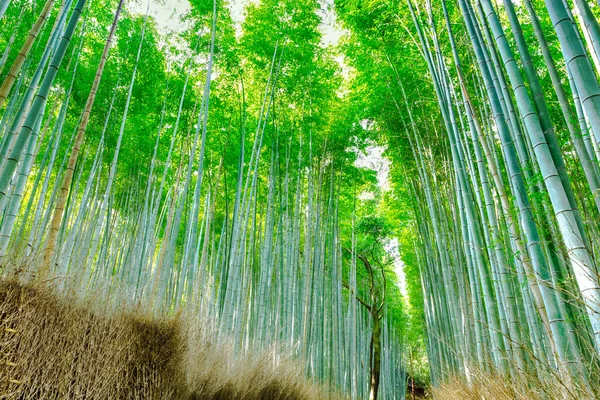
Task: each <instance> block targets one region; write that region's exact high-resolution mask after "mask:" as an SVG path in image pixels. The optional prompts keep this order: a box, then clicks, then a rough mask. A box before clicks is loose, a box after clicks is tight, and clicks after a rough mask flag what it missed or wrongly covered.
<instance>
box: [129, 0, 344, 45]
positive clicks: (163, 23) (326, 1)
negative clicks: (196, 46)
mask: <svg viewBox="0 0 600 400" xmlns="http://www.w3.org/2000/svg"><path fill="white" fill-rule="evenodd" d="M258 1H259V0H229V1H228V5H229V11H230V12H231V18H232V19H233V21H234V23H235V24H236V29H237V31H238V34H239V33H240V32H241V24H242V22H243V21H244V18H245V15H244V10H245V8H246V6H247V5H248V4H249V3H251V2H254V3H257V2H258ZM333 1H334V0H319V3H321V10H320V12H319V13H318V14H319V16H320V17H321V21H322V22H321V26H320V29H321V33H322V34H323V39H322V44H323V45H325V46H327V45H335V44H337V43H338V41H339V39H340V37H341V36H342V34H343V30H342V29H340V28H339V27H338V26H337V20H336V16H335V13H334V11H333ZM147 6H148V2H147V1H145V0H134V2H132V3H131V5H130V9H131V11H132V12H134V13H139V14H145V12H146V7H147ZM189 10H190V3H189V1H188V0H150V3H149V13H150V15H151V16H152V17H154V19H155V20H156V23H157V25H158V29H159V30H161V31H162V32H163V33H168V32H181V31H183V30H185V29H186V27H187V26H186V25H185V24H183V23H182V22H181V20H180V19H181V16H182V15H184V14H185V13H187V12H188V11H189Z"/></svg>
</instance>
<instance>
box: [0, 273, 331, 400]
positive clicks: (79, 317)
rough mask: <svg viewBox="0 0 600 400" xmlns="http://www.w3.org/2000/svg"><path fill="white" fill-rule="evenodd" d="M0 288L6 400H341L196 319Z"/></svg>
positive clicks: (291, 365) (9, 283)
mask: <svg viewBox="0 0 600 400" xmlns="http://www.w3.org/2000/svg"><path fill="white" fill-rule="evenodd" d="M97 308H98V307H94V305H93V304H87V305H86V304H81V303H80V302H75V301H73V300H69V299H66V298H64V297H63V296H59V295H57V294H56V293H55V292H53V291H52V290H50V289H48V288H41V287H36V286H35V285H30V284H21V283H19V282H17V281H15V280H2V281H0V398H15V399H71V398H85V399H90V400H92V399H186V400H187V399H189V400H212V399H215V400H216V399H228V400H236V399H248V400H254V399H256V400H259V399H264V400H267V399H287V400H296V399H297V400H305V399H306V400H309V399H311V400H312V399H324V398H332V397H334V395H331V394H330V393H328V391H327V390H326V389H325V388H324V387H322V386H319V385H315V384H313V383H311V382H310V381H309V380H307V379H306V378H305V376H304V373H303V369H302V367H301V366H299V365H298V364H297V363H295V362H292V361H290V360H282V361H279V362H277V363H274V361H273V360H274V359H277V357H276V354H274V353H273V351H271V352H262V353H258V352H257V353H255V354H250V355H248V354H246V355H243V356H240V355H235V352H234V351H233V346H232V345H231V344H230V343H227V342H226V341H218V342H215V341H214V340H210V338H214V337H215V336H214V335H211V334H207V330H208V329H209V328H207V327H206V326H203V324H202V323H201V321H200V320H199V319H198V318H196V319H192V318H185V316H178V317H175V318H171V319H163V320H160V319H156V318H150V317H145V316H143V313H141V312H139V313H133V312H120V313H115V314H114V315H106V313H102V312H98V311H94V310H96V309H97Z"/></svg>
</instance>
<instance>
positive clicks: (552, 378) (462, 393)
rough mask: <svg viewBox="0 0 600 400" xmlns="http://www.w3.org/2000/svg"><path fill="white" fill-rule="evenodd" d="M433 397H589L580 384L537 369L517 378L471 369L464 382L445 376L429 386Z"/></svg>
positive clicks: (483, 399)
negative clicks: (445, 377)
mask: <svg viewBox="0 0 600 400" xmlns="http://www.w3.org/2000/svg"><path fill="white" fill-rule="evenodd" d="M433 398H434V399H436V400H486V399H489V400H538V399H539V400H542V399H571V400H582V399H588V398H591V397H590V394H589V392H587V391H586V390H585V389H584V388H583V387H582V386H581V385H579V384H576V383H574V382H570V383H568V382H565V381H564V380H562V379H560V377H558V376H557V375H556V374H554V373H551V374H547V373H546V372H542V371H537V374H535V375H533V374H532V373H529V374H526V375H523V376H521V377H519V378H517V379H507V378H505V377H502V376H499V375H493V374H489V373H485V372H475V373H473V374H472V375H471V382H470V383H468V382H466V381H465V379H464V378H463V377H454V378H451V379H448V380H447V381H446V382H445V383H443V384H441V385H439V386H438V387H434V388H433Z"/></svg>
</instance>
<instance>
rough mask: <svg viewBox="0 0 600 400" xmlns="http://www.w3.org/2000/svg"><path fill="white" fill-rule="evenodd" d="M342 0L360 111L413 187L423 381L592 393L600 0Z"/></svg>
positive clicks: (543, 393) (527, 392)
mask: <svg viewBox="0 0 600 400" xmlns="http://www.w3.org/2000/svg"><path fill="white" fill-rule="evenodd" d="M339 11H340V15H341V17H342V19H343V20H344V21H345V23H346V24H347V25H348V26H349V27H350V29H351V34H352V41H351V42H350V43H347V44H346V46H347V50H346V51H347V54H349V55H350V59H351V61H352V62H353V65H354V66H355V67H356V68H357V70H358V74H357V76H358V78H357V79H358V80H359V82H361V83H362V85H363V86H362V87H361V88H360V93H361V94H362V95H363V96H365V97H366V98H367V99H368V100H367V108H366V111H364V112H365V116H368V118H371V119H373V120H374V121H377V123H378V124H379V130H380V132H381V135H382V136H384V137H385V138H386V142H387V145H388V155H389V157H390V158H392V159H393V160H394V161H395V162H397V163H399V164H401V165H400V166H399V167H397V168H398V170H397V178H396V185H397V186H398V188H399V189H402V188H404V189H403V190H406V191H408V192H409V193H410V194H411V196H412V204H413V207H414V208H413V211H412V213H410V215H412V217H414V221H415V227H414V230H415V231H414V234H413V236H412V239H413V241H412V243H413V249H414V250H412V249H410V248H408V249H406V250H405V256H407V257H408V256H409V255H411V254H410V253H411V251H412V252H413V253H412V256H414V257H415V258H416V264H417V265H419V268H420V272H421V274H420V279H421V286H422V293H423V296H424V298H423V307H424V310H423V312H424V316H425V319H426V331H427V335H426V337H427V353H428V358H429V366H430V371H431V380H432V384H433V386H434V387H442V388H443V387H444V385H446V384H447V383H448V382H452V381H455V380H456V379H458V380H460V381H463V382H464V383H465V386H464V387H466V388H468V387H469V386H474V385H480V384H482V382H483V384H484V385H485V384H489V385H490V386H491V385H493V381H494V380H496V381H498V380H504V381H507V382H510V384H509V386H510V390H509V394H507V395H506V398H531V397H532V396H533V397H534V398H538V397H539V398H574V399H575V398H596V397H597V396H598V392H597V390H598V389H597V386H598V385H597V382H598V379H599V375H598V372H599V370H598V366H599V364H598V361H599V355H600V353H599V350H600V347H599V346H598V345H599V340H598V326H599V325H598V322H599V321H600V313H599V311H600V310H599V306H600V296H599V295H600V291H599V290H600V285H599V283H600V274H599V269H598V267H599V265H598V261H597V257H598V251H599V250H600V249H599V244H600V236H599V232H598V228H599V225H598V222H599V221H600V214H599V212H600V208H599V203H598V194H599V191H598V176H599V175H598V172H599V168H598V167H599V160H600V159H599V158H598V155H599V152H598V149H599V146H598V145H599V141H598V139H599V138H600V137H599V136H598V122H597V117H598V108H597V101H598V94H599V93H600V92H599V88H600V87H599V84H598V73H599V72H600V69H599V67H600V64H599V62H598V59H599V57H598V56H599V54H598V48H597V44H598V36H597V35H598V33H599V32H600V31H598V26H599V25H598V18H597V15H598V14H597V11H598V9H597V5H594V4H591V3H588V2H585V1H574V2H573V3H570V2H568V1H560V0H559V1H532V0H523V1H522V2H513V1H510V0H507V1H496V2H492V1H488V0H475V1H469V0H457V1H446V0H441V1H438V2H434V1H429V0H427V1H423V2H421V1H419V2H415V1H413V0H408V1H405V2H394V3H393V4H384V2H373V3H371V4H370V6H361V4H359V3H356V2H351V1H345V2H340V7H339ZM365 57H369V58H370V59H369V61H364V60H365ZM361 69H362V70H361ZM408 218H410V216H409V217H408ZM409 236H410V235H409ZM409 243H411V240H410V238H409V240H406V244H409ZM413 284H414V282H413ZM490 382H491V383H490ZM497 387H500V386H497ZM438 394H439V395H441V396H442V397H441V398H444V397H443V395H444V393H443V391H442V392H438ZM462 395H463V396H467V394H466V392H463V394H462ZM502 395H503V393H501V391H500V390H499V391H497V392H490V393H489V394H488V396H491V398H494V397H496V396H497V397H498V398H504V397H502ZM480 397H481V394H480ZM480 397H479V398H480ZM449 398H450V397H449ZM451 398H454V397H451ZM456 398H460V395H459V397H456Z"/></svg>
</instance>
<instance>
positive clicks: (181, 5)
mask: <svg viewBox="0 0 600 400" xmlns="http://www.w3.org/2000/svg"><path fill="white" fill-rule="evenodd" d="M147 4H148V2H147V0H146V1H144V0H136V1H135V2H132V3H130V11H131V12H132V13H134V14H141V15H145V14H146V7H147ZM190 10H191V6H190V2H189V1H188V0H150V9H149V12H148V13H149V14H150V16H151V17H153V18H154V19H155V20H156V25H157V27H158V30H159V31H160V32H161V33H162V34H168V33H171V32H177V33H181V32H183V31H184V30H186V29H187V28H188V27H189V25H188V24H187V23H186V24H184V23H183V22H182V21H181V17H182V16H183V15H184V14H186V13H188V12H189V11H190Z"/></svg>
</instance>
